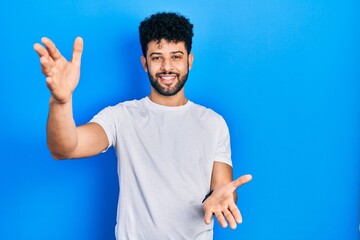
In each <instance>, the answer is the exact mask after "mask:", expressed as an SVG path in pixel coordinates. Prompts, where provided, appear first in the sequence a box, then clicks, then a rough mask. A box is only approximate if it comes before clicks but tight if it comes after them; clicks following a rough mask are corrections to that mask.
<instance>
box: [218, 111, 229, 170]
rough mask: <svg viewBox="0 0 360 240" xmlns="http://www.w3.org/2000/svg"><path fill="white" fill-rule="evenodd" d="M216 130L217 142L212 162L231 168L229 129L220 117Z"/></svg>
mask: <svg viewBox="0 0 360 240" xmlns="http://www.w3.org/2000/svg"><path fill="white" fill-rule="evenodd" d="M218 130H219V131H218V141H217V147H216V153H215V159H214V160H215V161H217V162H223V163H226V164H228V165H230V166H232V161H231V147H230V134H229V128H228V126H227V124H226V122H225V120H224V119H223V118H222V117H220V120H219V126H218Z"/></svg>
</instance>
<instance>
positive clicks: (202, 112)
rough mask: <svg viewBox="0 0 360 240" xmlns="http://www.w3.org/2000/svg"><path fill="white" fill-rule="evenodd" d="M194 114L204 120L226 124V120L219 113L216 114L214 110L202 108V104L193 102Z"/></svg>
mask: <svg viewBox="0 0 360 240" xmlns="http://www.w3.org/2000/svg"><path fill="white" fill-rule="evenodd" d="M191 110H192V111H193V114H196V115H197V117H199V118H200V119H202V120H205V121H211V122H214V123H218V124H225V125H226V122H225V119H224V118H223V116H221V115H220V114H219V113H217V112H215V111H214V110H213V109H211V108H208V107H205V106H202V105H200V104H197V103H194V102H192V108H191Z"/></svg>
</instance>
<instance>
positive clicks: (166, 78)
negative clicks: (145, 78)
mask: <svg viewBox="0 0 360 240" xmlns="http://www.w3.org/2000/svg"><path fill="white" fill-rule="evenodd" d="M178 76H179V74H176V73H159V74H157V77H158V79H159V80H160V82H161V83H162V84H165V85H171V84H173V83H174V82H175V81H176V79H177V78H178Z"/></svg>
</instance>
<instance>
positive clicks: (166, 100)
mask: <svg viewBox="0 0 360 240" xmlns="http://www.w3.org/2000/svg"><path fill="white" fill-rule="evenodd" d="M149 99H150V100H151V101H152V102H154V103H157V104H159V105H163V106H167V107H178V106H182V105H185V104H186V103H187V101H188V100H187V98H186V97H185V94H184V89H182V90H181V91H180V92H178V93H177V94H176V95H174V96H163V95H161V94H159V93H158V92H156V91H155V90H153V89H152V91H151V93H150V95H149Z"/></svg>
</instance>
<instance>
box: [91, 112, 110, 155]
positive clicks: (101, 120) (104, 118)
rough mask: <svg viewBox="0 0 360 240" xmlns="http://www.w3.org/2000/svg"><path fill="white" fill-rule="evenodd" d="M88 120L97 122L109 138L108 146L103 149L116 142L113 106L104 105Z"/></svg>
mask: <svg viewBox="0 0 360 240" xmlns="http://www.w3.org/2000/svg"><path fill="white" fill-rule="evenodd" d="M90 122H93V123H97V124H99V125H100V126H101V127H102V128H103V129H104V131H105V133H106V136H107V138H108V140H109V146H108V147H107V149H106V150H105V151H104V152H106V151H107V150H108V149H109V148H110V147H111V146H114V145H115V142H116V121H115V116H114V113H113V107H106V108H104V109H103V110H101V111H100V112H99V113H98V114H96V115H95V116H94V117H93V118H92V119H91V120H90Z"/></svg>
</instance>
